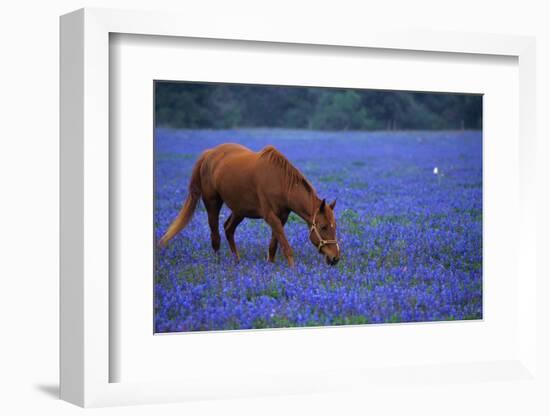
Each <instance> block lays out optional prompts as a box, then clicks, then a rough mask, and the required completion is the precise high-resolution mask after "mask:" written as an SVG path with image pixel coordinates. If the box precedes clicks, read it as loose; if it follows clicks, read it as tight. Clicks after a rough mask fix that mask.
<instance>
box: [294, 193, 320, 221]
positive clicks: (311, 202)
mask: <svg viewBox="0 0 550 416" xmlns="http://www.w3.org/2000/svg"><path fill="white" fill-rule="evenodd" d="M320 202H321V200H320V199H319V197H318V196H317V195H316V194H315V193H314V192H308V191H307V190H306V189H305V188H304V187H301V186H297V187H296V188H295V189H294V190H293V191H292V192H291V193H290V195H289V201H288V204H289V208H290V209H291V210H292V211H293V212H294V213H296V215H298V216H299V217H301V218H302V219H303V220H304V221H305V222H306V223H307V224H308V225H310V224H311V220H312V215H313V212H314V210H315V209H316V207H317V206H318V205H319V204H320Z"/></svg>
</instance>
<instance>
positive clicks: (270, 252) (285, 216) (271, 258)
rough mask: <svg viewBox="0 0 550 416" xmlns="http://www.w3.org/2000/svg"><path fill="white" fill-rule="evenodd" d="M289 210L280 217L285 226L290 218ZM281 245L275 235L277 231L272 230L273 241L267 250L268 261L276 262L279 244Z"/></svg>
mask: <svg viewBox="0 0 550 416" xmlns="http://www.w3.org/2000/svg"><path fill="white" fill-rule="evenodd" d="M288 215H289V212H287V213H285V214H283V215H281V216H280V217H279V219H280V220H281V224H282V225H283V227H284V226H285V224H286V221H287V220H288ZM278 245H279V242H278V240H277V237H275V232H274V231H273V230H271V241H270V242H269V250H268V252H267V261H270V262H272V263H273V262H274V261H275V254H276V253H277V246H278Z"/></svg>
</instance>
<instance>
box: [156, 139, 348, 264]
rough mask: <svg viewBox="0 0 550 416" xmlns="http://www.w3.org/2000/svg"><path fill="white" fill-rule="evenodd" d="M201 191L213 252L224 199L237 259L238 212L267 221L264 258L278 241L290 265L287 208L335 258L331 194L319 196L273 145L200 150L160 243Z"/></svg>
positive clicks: (186, 217) (331, 260) (187, 216)
mask: <svg viewBox="0 0 550 416" xmlns="http://www.w3.org/2000/svg"><path fill="white" fill-rule="evenodd" d="M201 197H202V200H203V202H204V205H205V207H206V211H207V212H208V224H209V225H210V231H211V239H212V248H213V249H214V251H215V252H218V250H219V248H220V233H219V229H218V228H219V226H218V221H219V214H220V209H221V207H222V205H223V204H224V203H225V204H226V205H227V206H228V207H229V208H230V209H231V211H232V212H231V215H230V216H229V218H228V219H227V220H226V221H225V224H224V229H225V236H226V237H227V241H228V242H229V247H230V248H231V251H232V252H233V253H234V254H235V256H236V258H237V260H238V259H239V253H238V251H237V247H236V246H235V239H234V235H235V229H236V228H237V226H238V225H239V224H240V223H241V221H242V220H243V219H244V218H263V219H264V220H265V222H267V223H268V224H269V225H270V227H271V242H270V244H269V250H268V260H269V261H271V262H273V261H274V260H275V253H276V251H277V245H278V244H280V245H281V247H282V250H283V253H284V255H285V257H286V259H287V260H288V264H289V265H290V266H293V265H294V259H293V254H292V248H291V247H290V245H289V243H288V240H287V238H286V236H285V231H284V225H285V223H286V221H287V219H288V216H289V214H290V212H291V211H292V212H295V213H296V214H297V215H298V216H300V217H301V218H302V219H303V220H304V221H305V222H306V223H307V224H308V227H309V239H310V240H311V242H312V243H313V245H314V246H315V247H316V248H317V249H318V250H319V253H321V254H324V256H325V258H326V262H327V263H328V264H330V265H335V264H336V263H338V260H339V259H340V247H339V246H338V242H337V241H336V221H335V219H334V211H333V210H334V206H335V205H336V200H335V201H334V202H332V203H331V204H327V203H325V200H324V199H323V200H321V199H320V198H319V197H318V196H317V193H316V192H315V189H314V188H313V186H312V185H311V183H310V182H309V181H308V180H307V179H306V178H305V177H304V175H302V173H301V172H300V171H299V170H298V169H296V168H295V167H294V166H293V165H292V164H291V163H290V162H289V161H288V159H287V158H286V157H284V156H283V155H282V154H281V153H280V152H279V151H278V150H277V149H275V147H273V146H266V147H265V148H264V149H262V150H261V151H259V152H253V151H251V150H250V149H247V148H246V147H244V146H241V145H239V144H234V143H226V144H221V145H219V146H216V147H215V148H213V149H209V150H206V151H205V152H203V153H202V155H201V156H200V158H199V160H198V161H197V162H196V163H195V166H194V167H193V172H192V174H191V181H190V183H189V195H188V196H187V199H186V200H185V203H184V205H183V207H182V209H181V210H180V212H179V214H178V216H177V217H176V218H175V219H174V221H173V222H172V224H171V225H170V227H169V228H168V231H166V234H164V236H163V237H162V238H161V240H160V242H159V245H160V246H161V247H162V246H164V245H166V243H168V241H169V240H170V239H171V238H172V237H174V235H176V234H177V233H178V232H180V231H181V230H182V229H183V228H184V227H185V226H186V225H187V223H188V222H189V221H190V220H191V217H192V216H193V212H194V211H195V208H196V207H197V203H198V201H199V198H201Z"/></svg>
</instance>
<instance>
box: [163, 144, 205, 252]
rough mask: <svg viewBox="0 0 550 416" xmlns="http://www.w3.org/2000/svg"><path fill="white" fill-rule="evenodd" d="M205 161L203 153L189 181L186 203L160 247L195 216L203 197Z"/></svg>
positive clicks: (164, 236)
mask: <svg viewBox="0 0 550 416" xmlns="http://www.w3.org/2000/svg"><path fill="white" fill-rule="evenodd" d="M203 161H204V155H202V156H201V157H200V158H199V160H197V162H196V163H195V166H194V167H193V172H192V173H191V180H190V181H189V194H188V195H187V198H186V199H185V203H184V204H183V207H182V208H181V210H180V212H179V214H178V216H177V217H176V219H174V221H172V224H170V227H168V231H166V233H165V234H164V235H163V236H162V238H161V239H160V241H159V243H158V245H159V246H160V247H164V246H165V245H166V244H167V243H168V241H170V240H171V239H172V237H174V236H175V235H176V234H177V233H179V232H180V231H181V230H183V228H184V227H185V226H186V225H187V224H188V223H189V221H190V220H191V218H192V217H193V213H194V212H195V209H196V208H197V203H198V202H199V198H200V197H201V166H202V163H203Z"/></svg>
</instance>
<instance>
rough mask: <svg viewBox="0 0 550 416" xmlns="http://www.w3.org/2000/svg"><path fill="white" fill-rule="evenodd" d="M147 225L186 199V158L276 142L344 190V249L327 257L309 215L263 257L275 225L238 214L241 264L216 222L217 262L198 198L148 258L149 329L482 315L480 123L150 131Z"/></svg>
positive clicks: (335, 194)
mask: <svg viewBox="0 0 550 416" xmlns="http://www.w3.org/2000/svg"><path fill="white" fill-rule="evenodd" d="M155 136H156V141H155V143H156V144H155V146H156V149H155V152H156V156H155V172H156V195H155V203H156V205H155V233H156V238H157V239H158V238H160V237H161V235H162V234H163V233H164V232H165V230H166V229H167V227H168V225H169V224H170V222H171V221H172V220H173V218H174V217H175V215H176V214H177V212H178V211H179V209H180V208H181V206H182V203H183V201H184V199H185V197H186V195H187V185H188V181H189V177H190V174H191V169H192V166H193V164H194V162H195V160H196V159H197V157H198V155H199V154H200V153H201V151H203V150H204V149H206V148H210V147H213V146H216V145H217V144H220V143H224V142H236V143H241V144H243V145H245V146H248V147H249V148H251V149H253V150H260V149H261V148H262V147H264V146H265V145H267V144H273V145H275V146H276V147H277V148H278V149H279V150H280V151H281V152H283V153H284V154H285V155H286V156H287V157H288V159H289V160H290V161H291V162H292V163H293V164H294V165H295V166H296V167H298V169H300V170H301V171H302V172H303V173H304V174H305V176H306V177H307V178H308V179H309V180H310V181H311V182H312V183H313V185H314V186H315V188H316V190H317V192H318V194H319V195H320V196H321V197H325V198H327V199H329V200H332V199H333V198H337V199H338V203H337V206H336V218H337V224H338V238H339V240H340V245H341V249H342V256H341V257H342V258H341V261H340V262H339V263H338V265H337V266H335V267H331V266H328V265H326V263H325V261H324V259H323V257H322V256H321V255H319V254H318V253H317V251H316V249H315V248H314V247H313V246H312V245H311V244H310V243H309V240H308V230H307V227H306V225H305V223H304V222H303V221H302V220H301V219H300V218H299V217H297V216H294V215H292V216H291V217H290V219H289V221H288V223H287V225H286V227H285V229H286V233H287V236H288V239H289V242H290V244H291V246H292V247H293V249H294V257H295V261H296V266H295V268H294V269H290V268H289V267H288V266H287V263H286V261H285V259H284V257H283V256H282V254H281V253H280V251H279V252H278V253H277V261H276V263H275V264H271V263H267V261H266V252H267V246H268V243H269V239H270V236H271V234H270V229H269V227H268V226H267V224H265V223H264V222H263V221H262V220H252V219H246V220H245V221H244V222H243V223H242V224H241V225H240V226H239V228H238V229H237V232H236V237H235V238H236V242H237V247H238V248H239V251H240V254H241V261H240V263H236V262H235V260H234V258H233V257H232V255H231V252H230V251H229V247H228V244H227V242H226V241H225V238H224V235H223V230H222V227H221V224H223V221H224V220H225V218H227V216H228V215H229V211H228V209H227V208H226V207H224V208H223V209H222V213H221V216H220V229H221V231H222V232H221V234H222V248H221V250H220V256H219V258H216V256H215V255H214V254H213V251H212V249H211V246H210V235H209V228H208V224H207V219H206V211H205V210H204V208H203V206H202V203H201V204H199V208H198V209H197V211H196V213H195V217H194V218H193V220H192V221H191V223H190V224H189V226H188V227H187V228H186V229H185V230H184V231H183V232H182V233H180V234H179V235H178V236H176V237H175V238H174V239H173V240H172V241H171V242H170V244H169V245H168V247H167V248H165V249H162V250H158V251H157V253H156V266H155V275H154V281H155V291H154V293H155V294H154V297H155V298H154V307H155V317H154V320H155V331H156V332H179V331H202V330H227V329H246V328H273V327H291V326H317V325H344V324H367V323H388V322H411V321H437V320H464V319H480V318H481V317H482V140H481V132H479V131H465V132H441V131H439V132H337V133H333V132H312V131H305V130H304V131H299V130H277V129H250V130H222V131H213V130H170V129H158V130H156V132H155Z"/></svg>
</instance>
